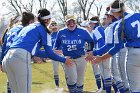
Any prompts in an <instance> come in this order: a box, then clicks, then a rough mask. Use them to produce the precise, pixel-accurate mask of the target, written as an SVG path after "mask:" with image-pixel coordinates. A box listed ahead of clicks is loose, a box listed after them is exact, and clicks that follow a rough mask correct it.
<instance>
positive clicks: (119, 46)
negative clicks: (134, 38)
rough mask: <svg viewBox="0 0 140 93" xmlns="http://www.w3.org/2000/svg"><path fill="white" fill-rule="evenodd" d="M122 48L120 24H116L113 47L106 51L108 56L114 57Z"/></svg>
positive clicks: (122, 39) (122, 40)
mask: <svg viewBox="0 0 140 93" xmlns="http://www.w3.org/2000/svg"><path fill="white" fill-rule="evenodd" d="M123 46H124V38H122V24H117V26H116V27H115V32H114V47H113V48H112V49H110V50H109V51H108V53H109V54H110V55H112V56H113V55H115V54H116V53H117V52H118V51H119V50H120V49H122V47H123Z"/></svg>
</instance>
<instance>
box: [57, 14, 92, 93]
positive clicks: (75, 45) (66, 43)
mask: <svg viewBox="0 0 140 93" xmlns="http://www.w3.org/2000/svg"><path fill="white" fill-rule="evenodd" d="M66 26H67V27H66V28H63V29H61V30H60V31H59V33H58V35H57V39H56V43H55V47H56V49H57V48H59V47H60V46H61V47H62V52H63V55H64V56H69V57H70V58H72V59H73V61H74V64H73V66H72V67H71V68H67V67H66V73H67V85H68V89H69V92H70V93H82V92H83V85H84V73H85V69H86V60H85V57H84V55H85V42H92V41H93V39H92V38H91V37H90V35H89V34H88V32H87V31H86V30H85V29H83V28H80V27H77V25H76V19H75V18H74V16H72V15H67V16H66Z"/></svg>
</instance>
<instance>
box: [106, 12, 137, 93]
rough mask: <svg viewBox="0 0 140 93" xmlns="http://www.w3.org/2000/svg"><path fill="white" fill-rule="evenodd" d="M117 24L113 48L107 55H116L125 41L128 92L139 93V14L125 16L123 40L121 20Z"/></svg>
mask: <svg viewBox="0 0 140 93" xmlns="http://www.w3.org/2000/svg"><path fill="white" fill-rule="evenodd" d="M119 21H120V22H119V24H118V25H117V26H116V27H115V33H114V34H115V36H114V42H115V46H114V48H112V49H111V50H110V51H109V52H108V53H109V54H111V55H114V54H115V53H117V52H118V51H119V50H120V49H121V48H122V46H124V39H125V40H126V45H125V46H126V47H128V55H127V62H126V71H127V77H128V82H129V85H130V90H131V92H132V93H134V92H135V93H139V92H140V87H139V86H140V82H138V81H139V80H140V78H139V77H140V74H139V73H138V72H139V70H140V68H139V66H140V63H139V60H140V59H139V56H140V52H139V51H140V50H139V47H140V41H139V39H140V38H139V32H140V31H139V28H138V27H139V25H140V14H137V13H136V14H127V15H125V17H124V21H125V24H124V36H125V37H124V38H122V37H121V35H122V23H121V22H122V20H119Z"/></svg>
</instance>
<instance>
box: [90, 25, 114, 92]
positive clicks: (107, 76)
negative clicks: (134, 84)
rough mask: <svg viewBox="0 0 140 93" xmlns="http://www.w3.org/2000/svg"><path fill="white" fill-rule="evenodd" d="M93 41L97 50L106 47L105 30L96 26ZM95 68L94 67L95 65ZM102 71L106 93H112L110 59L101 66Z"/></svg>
mask: <svg viewBox="0 0 140 93" xmlns="http://www.w3.org/2000/svg"><path fill="white" fill-rule="evenodd" d="M93 41H94V44H95V45H94V46H95V49H100V48H101V47H103V46H104V45H105V33H104V28H103V27H101V26H99V25H96V26H95V27H94V31H93ZM96 56H101V55H98V54H97V55H96ZM93 66H94V65H93ZM95 66H96V65H95ZM99 67H100V70H101V76H102V78H103V81H104V86H105V90H106V93H110V92H111V84H112V82H111V69H110V59H107V60H105V62H103V63H100V64H99Z"/></svg>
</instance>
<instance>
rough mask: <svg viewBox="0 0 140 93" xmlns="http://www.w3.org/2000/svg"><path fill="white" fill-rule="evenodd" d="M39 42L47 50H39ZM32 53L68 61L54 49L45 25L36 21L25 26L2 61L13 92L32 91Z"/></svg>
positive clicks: (27, 92)
mask: <svg viewBox="0 0 140 93" xmlns="http://www.w3.org/2000/svg"><path fill="white" fill-rule="evenodd" d="M38 44H40V46H44V49H45V51H41V50H38V51H37V50H36V48H37V46H38ZM46 52H47V53H46ZM31 55H36V56H39V57H49V58H51V59H53V60H57V61H61V62H65V61H66V59H65V58H62V57H60V56H58V55H57V54H55V53H54V52H53V51H52V46H51V36H50V35H49V34H48V33H47V32H46V29H45V27H44V26H43V25H41V24H40V23H34V24H31V25H29V26H26V27H24V28H23V29H22V30H21V31H20V33H19V34H18V36H17V37H16V38H15V39H14V42H13V43H12V44H11V45H10V49H9V50H8V52H7V54H6V55H5V56H4V59H3V61H2V68H3V70H4V72H6V74H7V77H8V80H9V82H10V85H11V88H12V92H13V93H30V91H31ZM15 73H16V75H15Z"/></svg>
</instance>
